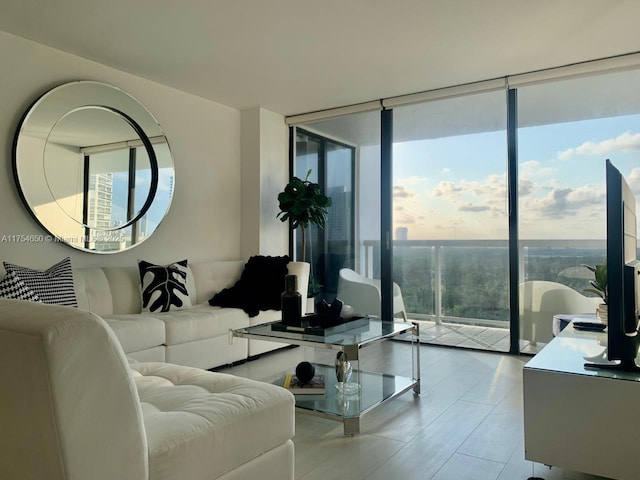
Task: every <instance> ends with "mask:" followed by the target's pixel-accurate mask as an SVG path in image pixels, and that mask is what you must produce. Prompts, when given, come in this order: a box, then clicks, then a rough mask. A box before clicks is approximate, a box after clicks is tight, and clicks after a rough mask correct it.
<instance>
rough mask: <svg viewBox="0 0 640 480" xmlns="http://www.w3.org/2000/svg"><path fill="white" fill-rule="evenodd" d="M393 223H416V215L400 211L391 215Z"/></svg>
mask: <svg viewBox="0 0 640 480" xmlns="http://www.w3.org/2000/svg"><path fill="white" fill-rule="evenodd" d="M393 223H394V224H395V225H411V224H414V223H416V216H415V215H411V214H409V213H405V212H402V213H400V214H399V215H394V216H393Z"/></svg>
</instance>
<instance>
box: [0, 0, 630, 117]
mask: <svg viewBox="0 0 640 480" xmlns="http://www.w3.org/2000/svg"><path fill="white" fill-rule="evenodd" d="M638 18H640V1H638V0H535V1H534V0H320V1H314V2H311V1H309V0H2V1H1V2H0V30H4V31H6V32H9V33H13V34H15V35H18V36H21V37H24V38H27V39H31V40H34V41H36V42H40V43H43V44H46V45H50V46H52V47H55V48H58V49H60V50H63V51H66V52H69V53H72V54H75V55H78V56H81V57H85V58H87V59H90V60H94V61H96V62H99V63H102V64H104V65H108V66H111V67H114V68H117V69H120V70H123V71H126V72H130V73H132V74H135V75H138V76H140V77H144V78H147V79H149V80H153V81H155V82H158V83H161V84H164V85H168V86H171V87H174V88H177V89H179V90H183V91H186V92H190V93H193V94H195V95H198V96H201V97H204V98H208V99H211V100H213V101H216V102H219V103H222V104H225V105H229V106H232V107H235V108H238V109H245V108H252V107H257V106H260V107H263V108H266V109H268V110H271V111H274V112H277V113H281V114H283V115H290V114H297V113H304V112H309V111H315V110H321V109H326V108H331V107H337V106H342V105H348V104H353V103H359V102H364V101H369V100H375V99H378V98H383V97H392V96H396V95H403V94H408V93H413V92H418V91H424V90H430V89H433V88H440V87H446V86H452V85H457V84H461V83H467V82H473V81H479V80H485V79H490V78H496V77H501V76H504V75H512V74H517V73H523V72H528V71H533V70H538V69H543V68H550V67H556V66H561V65H566V64H570V63H576V62H581V61H586V60H592V59H597V58H604V57H609V56H614V55H620V54H625V53H632V52H637V51H640V34H639V33H638V26H637V22H638Z"/></svg>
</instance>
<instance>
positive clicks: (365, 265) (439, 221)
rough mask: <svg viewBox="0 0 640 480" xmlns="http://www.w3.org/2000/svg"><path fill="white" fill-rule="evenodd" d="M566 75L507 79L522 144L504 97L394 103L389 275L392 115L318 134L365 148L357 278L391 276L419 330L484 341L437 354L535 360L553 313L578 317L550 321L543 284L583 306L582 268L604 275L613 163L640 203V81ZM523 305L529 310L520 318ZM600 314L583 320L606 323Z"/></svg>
mask: <svg viewBox="0 0 640 480" xmlns="http://www.w3.org/2000/svg"><path fill="white" fill-rule="evenodd" d="M609 67H610V66H608V67H607V68H609ZM634 68H636V67H634ZM568 70H571V69H570V68H569V69H568ZM595 70H597V68H596V69H594V71H595ZM566 71H567V69H565V70H564V71H563V72H560V73H559V74H558V75H556V77H555V78H553V77H554V74H553V72H549V75H548V76H547V78H544V79H542V80H541V79H540V78H538V75H534V76H535V77H536V79H535V82H530V83H527V82H526V81H522V79H523V78H524V80H527V78H529V77H527V75H523V76H517V77H512V78H510V79H505V80H506V84H508V85H510V88H511V92H514V95H511V96H510V98H511V104H510V107H512V113H513V118H516V119H517V122H516V125H517V129H515V130H514V131H512V133H513V135H508V134H507V129H506V126H507V111H508V104H507V101H506V99H507V89H506V88H505V87H504V84H503V86H502V88H495V89H493V88H491V89H490V90H491V91H487V90H489V89H487V90H484V91H481V92H478V91H474V92H473V93H470V92H469V91H468V89H466V88H463V89H462V90H464V91H465V92H464V94H462V95H459V94H458V93H457V92H456V88H452V89H451V90H452V94H451V95H449V93H448V92H445V94H444V95H442V92H433V95H430V94H429V95H424V96H423V97H424V98H427V97H428V100H420V102H422V103H418V102H411V103H410V101H407V102H406V103H403V102H402V100H398V99H397V97H396V98H395V99H391V100H392V101H391V102H389V103H387V102H386V101H382V105H383V107H384V108H388V109H390V110H392V113H393V115H392V116H390V118H392V122H391V126H392V131H393V135H392V137H393V149H392V158H393V182H392V187H390V189H392V195H393V203H392V208H393V215H392V219H393V224H392V226H391V228H392V232H393V233H394V234H393V240H394V242H393V250H392V251H393V261H392V262H391V264H392V266H393V270H392V271H389V272H386V271H385V268H383V267H381V266H382V265H383V264H384V262H383V261H381V256H380V251H381V245H383V244H384V242H385V238H384V235H383V233H381V227H384V226H383V225H381V222H380V218H381V214H382V213H384V212H383V210H384V205H382V208H381V202H380V185H381V181H380V171H381V162H380V149H381V147H382V149H383V150H384V145H382V146H381V144H380V138H381V137H382V138H384V137H385V135H384V132H381V126H380V121H379V119H380V112H369V113H367V114H360V115H348V116H342V117H340V118H334V119H331V120H323V121H321V122H317V123H315V124H313V126H314V128H315V129H316V130H315V131H317V132H323V134H326V135H327V136H328V137H330V138H331V137H332V136H335V137H336V138H342V139H343V140H345V141H346V143H347V144H349V145H352V146H354V147H355V152H356V169H355V181H354V184H355V192H354V197H355V199H356V202H355V205H356V207H355V210H354V215H355V233H354V244H353V248H354V253H355V254H354V257H353V258H354V263H353V266H354V269H356V270H357V271H358V272H359V273H361V274H362V275H363V276H365V277H367V278H369V279H371V280H374V281H376V280H377V281H379V280H380V278H381V277H383V276H384V275H386V274H387V273H389V274H390V276H392V279H393V281H394V282H395V284H396V286H397V287H398V288H399V289H400V290H401V291H402V298H403V300H404V306H405V309H406V313H407V316H408V317H409V318H411V319H418V320H427V321H429V322H432V323H433V324H434V325H435V326H437V327H450V328H452V327H453V328H454V329H456V328H458V327H459V330H463V327H464V328H467V327H470V326H473V327H480V328H486V332H484V333H483V332H480V331H479V330H474V331H473V332H472V333H469V334H464V333H463V334H462V335H457V336H446V335H445V336H443V335H440V337H441V338H440V339H438V340H437V343H445V344H448V345H459V346H468V347H472V348H489V349H494V350H502V351H507V350H511V351H512V352H515V351H524V352H531V353H535V352H536V351H537V350H538V349H539V348H540V347H541V346H543V345H544V344H545V342H547V341H548V340H550V338H551V336H552V335H553V313H575V312H572V311H571V308H570V304H569V303H567V304H560V306H558V304H554V305H552V306H551V307H549V305H551V302H548V301H547V299H549V298H551V297H553V296H554V295H555V294H551V295H546V294H544V292H542V290H539V289H538V287H539V286H544V285H542V283H540V282H547V283H552V284H561V285H564V286H565V287H566V288H569V289H571V291H572V292H573V293H574V294H578V295H580V296H581V297H582V298H584V296H585V294H586V292H584V289H585V288H586V287H587V286H588V281H589V279H590V278H591V273H590V272H589V271H588V270H587V269H586V268H585V267H584V266H583V265H584V264H589V265H594V264H598V263H602V262H603V261H604V254H605V251H604V245H605V238H604V237H605V232H604V226H605V216H604V213H605V204H604V194H605V192H604V162H605V159H606V158H610V159H611V160H612V161H613V163H614V164H615V165H616V166H617V167H618V168H619V169H620V170H621V171H622V172H623V174H624V175H625V177H626V178H627V181H628V182H629V183H630V185H631V186H632V188H633V189H634V192H635V193H636V194H640V89H638V88H637V85H638V84H639V83H640V82H639V80H640V70H638V69H637V68H636V69H633V68H630V69H624V70H623V69H619V68H617V67H616V69H615V70H607V71H606V72H605V71H604V70H600V71H595V73H585V71H581V72H580V75H574V74H573V71H570V72H569V73H570V75H566V76H564V77H562V79H560V78H559V75H565V73H566ZM546 73H547V72H545V75H546ZM474 88H475V86H471V90H473V89H474ZM417 96H418V97H420V96H421V95H420V94H418V95H417ZM514 112H515V113H514ZM387 113H388V112H387ZM376 118H377V119H378V120H377V121H376V120H375V119H376ZM355 132H357V133H355ZM346 139H348V141H347V140H346ZM383 143H384V142H383ZM511 149H512V150H511ZM508 151H510V152H511V151H513V152H514V153H513V154H511V153H510V158H512V159H513V160H514V161H513V162H511V163H509V162H508V160H507V152H508ZM369 157H371V159H373V160H372V161H369ZM516 159H517V162H516ZM516 185H517V195H518V197H517V198H518V201H517V202H516V205H513V204H510V203H509V198H508V195H509V192H510V191H511V192H513V191H515V189H516V187H515V186H516ZM516 212H517V215H516ZM509 225H511V226H512V227H513V226H514V225H515V226H516V227H517V235H516V230H514V229H511V231H510V229H509ZM510 237H511V238H510ZM510 248H511V250H510ZM510 276H511V278H510ZM533 282H539V283H536V284H535V285H533ZM547 286H548V285H547ZM512 287H513V288H512ZM514 289H515V291H516V292H517V295H516V294H513V295H512V296H511V298H510V290H511V293H513V292H514ZM394 291H395V290H394ZM391 293H392V295H393V292H391ZM587 296H588V295H587ZM517 297H519V305H518V306H514V304H510V301H511V299H513V301H515V299H516V298H517ZM543 300H544V301H543ZM596 303H597V299H596V298H592V299H591V300H589V301H588V302H587V303H582V307H580V308H582V309H585V310H586V311H585V312H584V313H588V312H590V311H592V310H593V311H595V308H593V309H592V307H591V305H594V306H595V304H596ZM565 305H566V306H565ZM585 305H586V307H585ZM587 307H588V308H587ZM553 309H555V310H558V309H561V310H563V311H562V312H560V311H552V310H553ZM565 310H566V311H565ZM581 313H582V312H581ZM539 322H542V323H540V324H539ZM510 326H511V327H512V331H513V334H511V333H510V332H509V327H510ZM516 326H517V327H518V328H515V327H516ZM422 331H423V333H426V332H427V331H428V330H425V329H424V328H423V329H422ZM436 335H437V334H436V333H434V335H433V337H435V336H436ZM510 335H511V336H513V338H509V336H510ZM425 336H427V337H428V336H429V335H428V333H426V335H425ZM434 339H435V338H434ZM427 340H430V339H428V338H427ZM510 347H511V348H510Z"/></svg>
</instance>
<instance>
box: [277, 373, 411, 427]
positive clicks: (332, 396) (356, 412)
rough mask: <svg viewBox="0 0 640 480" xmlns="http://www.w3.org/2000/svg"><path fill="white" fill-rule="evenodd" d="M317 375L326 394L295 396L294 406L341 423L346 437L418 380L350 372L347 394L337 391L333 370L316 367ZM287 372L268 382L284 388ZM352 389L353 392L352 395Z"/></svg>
mask: <svg viewBox="0 0 640 480" xmlns="http://www.w3.org/2000/svg"><path fill="white" fill-rule="evenodd" d="M315 368H316V375H317V374H321V375H324V378H325V392H324V393H323V394H319V395H313V394H304V395H296V396H295V397H296V407H297V408H299V409H302V410H305V411H308V412H309V413H313V414H318V415H322V416H325V417H331V418H334V419H336V420H341V421H342V422H343V424H344V434H345V435H355V434H358V433H360V418H362V416H364V415H365V414H366V413H368V412H370V411H371V410H373V409H374V408H376V407H378V406H380V405H382V404H383V403H385V402H387V401H388V400H391V399H393V398H395V397H397V396H399V395H402V394H403V393H405V392H407V391H409V390H412V389H415V387H416V384H417V381H416V380H413V379H411V378H407V377H400V376H396V375H389V374H386V373H373V372H364V371H361V370H357V371H354V372H353V375H352V377H351V380H350V383H351V385H348V386H347V389H346V390H347V392H346V393H343V392H341V391H340V389H339V387H340V386H341V385H338V381H337V379H336V373H335V368H334V367H332V366H329V365H320V364H316V365H315ZM287 373H291V372H289V371H287V372H283V373H282V374H280V375H277V376H275V377H273V378H270V379H269V380H268V381H270V382H271V383H274V384H276V385H283V383H284V378H285V375H286V374H287ZM352 390H355V393H351V391H352Z"/></svg>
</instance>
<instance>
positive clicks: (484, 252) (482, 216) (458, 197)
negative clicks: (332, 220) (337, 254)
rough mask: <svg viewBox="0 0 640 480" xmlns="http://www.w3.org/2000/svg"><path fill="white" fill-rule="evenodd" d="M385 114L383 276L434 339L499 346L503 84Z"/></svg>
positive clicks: (504, 284)
mask: <svg viewBox="0 0 640 480" xmlns="http://www.w3.org/2000/svg"><path fill="white" fill-rule="evenodd" d="M393 119H394V126H393V135H394V144H393V227H394V232H395V238H394V248H393V256H394V257H393V266H394V269H393V277H394V280H395V281H396V282H397V283H398V285H399V286H400V288H401V290H402V293H403V297H404V303H405V307H406V309H407V311H408V312H410V314H409V315H410V317H411V318H417V319H423V320H429V321H430V324H426V325H425V326H423V327H422V331H423V335H424V336H426V337H433V338H434V339H435V340H436V341H438V342H439V343H445V344H448V345H464V346H470V347H474V348H490V349H495V350H501V351H507V350H508V349H509V338H508V332H509V328H508V327H509V289H508V281H509V277H508V274H509V255H508V243H507V240H508V235H509V231H508V220H507V215H508V212H507V202H506V199H507V150H506V146H507V145H506V141H505V138H506V94H505V91H504V89H501V90H498V91H491V92H485V93H478V94H474V95H464V96H461V97H456V98H446V99H439V100H433V101H428V102H424V103H419V104H414V105H408V106H400V107H396V108H395V109H394V117H393ZM464 326H474V327H477V328H468V329H465V328H463V327H464ZM486 327H501V328H502V330H501V331H496V330H495V329H492V328H486Z"/></svg>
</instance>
